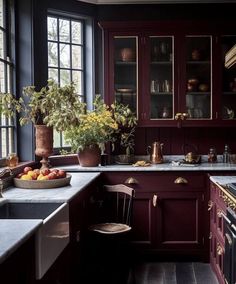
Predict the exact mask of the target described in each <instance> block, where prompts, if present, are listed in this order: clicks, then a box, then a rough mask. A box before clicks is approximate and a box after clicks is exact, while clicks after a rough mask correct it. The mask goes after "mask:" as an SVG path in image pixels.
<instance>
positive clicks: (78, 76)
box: [72, 71, 82, 96]
mask: <svg viewBox="0 0 236 284" xmlns="http://www.w3.org/2000/svg"><path fill="white" fill-rule="evenodd" d="M72 81H73V82H74V83H75V84H76V86H75V90H76V92H77V94H78V95H80V96H81V95H82V72H81V71H73V72H72Z"/></svg>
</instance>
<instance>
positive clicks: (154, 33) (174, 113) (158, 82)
mask: <svg viewBox="0 0 236 284" xmlns="http://www.w3.org/2000/svg"><path fill="white" fill-rule="evenodd" d="M100 27H102V29H103V32H104V61H105V62H104V63H105V65H104V68H105V69H104V71H105V72H104V82H105V100H106V102H107V103H108V104H110V103H112V102H113V101H114V100H117V101H119V102H121V103H124V104H128V105H129V106H130V108H131V109H132V110H133V111H135V112H136V113H137V117H138V121H139V125H140V126H172V127H173V126H174V127H175V126H178V127H180V126H221V125H223V124H224V126H226V125H227V126H235V119H236V115H235V113H236V101H235V100H236V99H235V98H236V96H235V94H236V71H235V68H233V69H230V70H229V69H226V68H225V67H224V57H225V54H226V52H227V50H229V49H230V48H231V47H232V45H234V44H235V40H236V35H235V30H236V24H235V23H228V24H226V23H219V22H215V23H211V24H209V22H208V23H204V22H192V21H191V22H180V21H178V22H166V21H165V22H135V23H134V22H119V23H118V22H102V23H100ZM229 35H230V36H229ZM186 118H187V119H186Z"/></svg>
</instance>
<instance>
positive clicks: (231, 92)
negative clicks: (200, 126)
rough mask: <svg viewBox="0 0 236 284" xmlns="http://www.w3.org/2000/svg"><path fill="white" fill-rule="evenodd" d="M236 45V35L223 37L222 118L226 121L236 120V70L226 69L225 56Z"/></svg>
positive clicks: (233, 68) (232, 68)
mask: <svg viewBox="0 0 236 284" xmlns="http://www.w3.org/2000/svg"><path fill="white" fill-rule="evenodd" d="M235 44H236V35H234V36H223V37H222V38H221V46H222V93H221V94H222V99H221V118H222V119H226V120H232V119H236V69H235V67H234V66H233V67H231V68H229V69H227V68H225V66H224V63H225V55H226V53H227V51H229V50H230V49H231V48H232V47H233V45H235Z"/></svg>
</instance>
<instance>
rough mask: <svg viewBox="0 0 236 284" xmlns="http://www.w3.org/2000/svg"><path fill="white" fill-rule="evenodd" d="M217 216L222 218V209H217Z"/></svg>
mask: <svg viewBox="0 0 236 284" xmlns="http://www.w3.org/2000/svg"><path fill="white" fill-rule="evenodd" d="M217 216H218V217H219V218H222V210H221V209H217Z"/></svg>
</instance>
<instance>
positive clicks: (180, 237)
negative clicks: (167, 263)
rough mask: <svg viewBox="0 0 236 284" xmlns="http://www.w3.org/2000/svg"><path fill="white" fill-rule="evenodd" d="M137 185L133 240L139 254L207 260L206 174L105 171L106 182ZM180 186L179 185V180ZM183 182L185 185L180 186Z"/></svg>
mask: <svg viewBox="0 0 236 284" xmlns="http://www.w3.org/2000/svg"><path fill="white" fill-rule="evenodd" d="M129 177H133V178H135V179H136V180H137V182H138V183H137V184H129V185H130V186H132V187H134V188H135V198H134V205H133V218H132V220H133V223H132V224H133V230H132V234H131V241H132V243H133V245H134V247H135V249H136V250H137V251H139V252H140V253H145V254H151V255H156V256H157V257H161V258H162V259H163V257H164V258H165V257H167V258H168V257H169V258H171V257H172V258H173V256H176V257H178V256H179V257H181V258H182V257H184V256H186V259H187V258H190V259H200V260H203V261H208V259H209V256H208V244H207V242H205V239H206V237H208V231H207V225H206V224H205V223H207V222H208V218H207V215H208V213H207V206H206V194H207V187H206V178H207V177H206V175H205V173H199V172H198V173H193V172H190V173H189V172H168V173H167V172H164V173H163V172H160V173H159V172H158V173H157V172H155V173H154V172H153V173H152V172H137V173H134V172H109V173H108V172H106V173H103V179H104V183H107V184H118V183H125V181H126V180H127V178H129ZM178 178H181V179H180V183H177V181H176V180H177V179H178ZM181 180H182V183H181Z"/></svg>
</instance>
